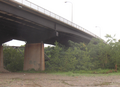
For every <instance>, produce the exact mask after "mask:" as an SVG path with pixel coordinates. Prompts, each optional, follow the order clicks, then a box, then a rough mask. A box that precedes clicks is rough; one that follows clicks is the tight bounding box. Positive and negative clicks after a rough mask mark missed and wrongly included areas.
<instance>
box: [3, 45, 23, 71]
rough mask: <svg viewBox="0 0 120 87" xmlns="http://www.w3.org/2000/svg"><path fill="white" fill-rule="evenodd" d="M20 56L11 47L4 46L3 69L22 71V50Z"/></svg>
mask: <svg viewBox="0 0 120 87" xmlns="http://www.w3.org/2000/svg"><path fill="white" fill-rule="evenodd" d="M21 52H22V54H21V53H20V52H19V51H18V50H17V49H14V48H12V47H8V46H4V50H3V54H4V67H5V68H6V69H7V70H9V71H13V72H15V71H21V70H23V60H24V59H23V53H24V52H23V50H21Z"/></svg>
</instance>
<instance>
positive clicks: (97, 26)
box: [95, 26, 101, 38]
mask: <svg viewBox="0 0 120 87" xmlns="http://www.w3.org/2000/svg"><path fill="white" fill-rule="evenodd" d="M95 28H99V29H100V38H101V27H99V26H95Z"/></svg>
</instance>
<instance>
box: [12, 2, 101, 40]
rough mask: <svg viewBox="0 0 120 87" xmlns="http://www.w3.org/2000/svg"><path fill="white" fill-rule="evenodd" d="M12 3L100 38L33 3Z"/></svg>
mask: <svg viewBox="0 0 120 87" xmlns="http://www.w3.org/2000/svg"><path fill="white" fill-rule="evenodd" d="M12 1H16V2H18V3H21V4H23V5H25V6H28V7H30V8H32V9H34V10H36V11H39V12H42V13H43V14H45V15H47V16H50V17H52V18H54V19H57V20H59V21H61V22H63V23H65V24H68V25H70V26H72V27H74V28H76V29H79V30H81V31H84V32H86V33H88V34H90V35H92V36H93V37H96V38H100V37H98V36H97V35H95V34H93V33H92V32H90V31H88V30H87V29H85V28H83V27H81V26H79V25H77V24H75V23H73V22H71V21H69V20H67V19H65V18H63V17H61V16H59V15H57V14H55V13H53V12H50V11H48V10H46V9H44V8H42V7H40V6H38V5H36V4H34V3H32V2H29V1H27V0H12ZM100 39H101V38H100Z"/></svg>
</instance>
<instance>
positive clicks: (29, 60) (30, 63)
mask: <svg viewBox="0 0 120 87" xmlns="http://www.w3.org/2000/svg"><path fill="white" fill-rule="evenodd" d="M30 69H35V70H36V71H38V70H41V71H44V70H45V59H44V44H43V43H34V44H33V43H32V44H26V46H25V53H24V68H23V70H30Z"/></svg>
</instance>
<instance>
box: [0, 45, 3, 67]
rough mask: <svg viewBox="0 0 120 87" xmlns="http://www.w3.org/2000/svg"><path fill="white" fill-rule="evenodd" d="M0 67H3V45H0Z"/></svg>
mask: <svg viewBox="0 0 120 87" xmlns="http://www.w3.org/2000/svg"><path fill="white" fill-rule="evenodd" d="M0 68H3V46H2V45H0Z"/></svg>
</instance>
